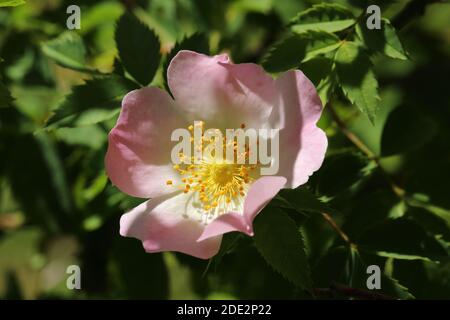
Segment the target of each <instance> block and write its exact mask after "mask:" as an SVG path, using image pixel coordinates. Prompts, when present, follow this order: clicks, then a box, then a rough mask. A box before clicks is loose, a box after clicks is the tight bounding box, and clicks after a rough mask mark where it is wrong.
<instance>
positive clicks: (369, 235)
mask: <svg viewBox="0 0 450 320" xmlns="http://www.w3.org/2000/svg"><path fill="white" fill-rule="evenodd" d="M357 243H358V245H359V247H360V248H361V250H363V251H364V252H367V253H370V254H375V255H378V256H381V257H389V258H394V259H404V260H425V261H440V260H442V259H446V258H448V253H447V252H446V251H445V249H444V248H443V247H442V246H441V244H440V243H439V242H438V241H437V240H436V239H435V238H434V237H432V236H430V235H428V234H427V232H426V231H425V230H424V229H423V228H422V227H421V226H419V225H418V224H416V223H415V222H414V221H413V220H411V219H408V218H399V219H389V220H386V221H383V222H381V223H378V224H376V225H374V226H372V227H370V228H369V229H367V230H366V231H365V232H364V234H363V235H362V236H361V237H360V238H359V239H357Z"/></svg>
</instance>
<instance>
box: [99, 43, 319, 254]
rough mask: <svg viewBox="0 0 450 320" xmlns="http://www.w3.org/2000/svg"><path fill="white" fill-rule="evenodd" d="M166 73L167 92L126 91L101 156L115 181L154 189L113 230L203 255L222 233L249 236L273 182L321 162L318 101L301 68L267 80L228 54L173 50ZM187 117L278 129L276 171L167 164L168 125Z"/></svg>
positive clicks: (214, 124)
mask: <svg viewBox="0 0 450 320" xmlns="http://www.w3.org/2000/svg"><path fill="white" fill-rule="evenodd" d="M167 78H168V84H169V87H170V90H171V92H172V94H173V97H174V99H172V98H171V96H170V95H169V94H168V93H166V92H165V91H163V90H161V89H159V88H155V87H148V88H142V89H139V90H135V91H132V92H130V93H128V94H127V95H126V96H125V98H124V99H123V102H122V110H121V113H120V116H119V119H118V121H117V124H116V126H115V127H114V128H113V129H112V130H111V132H110V134H109V146H108V151H107V154H106V159H105V165H106V172H107V174H108V176H109V178H110V179H111V181H112V183H113V184H114V185H116V186H117V187H118V188H119V189H120V190H121V191H123V192H125V193H127V194H129V195H131V196H134V197H140V198H147V199H148V198H151V200H147V201H145V202H143V203H142V204H141V205H139V206H137V207H136V208H134V209H132V210H131V211H129V212H128V213H126V214H124V215H123V216H122V218H121V220H120V234H121V235H122V236H126V237H134V238H137V239H140V240H141V241H142V243H143V246H144V249H145V250H146V251H147V252H160V251H178V252H183V253H186V254H189V255H192V256H195V257H198V258H202V259H208V258H210V257H212V256H214V255H215V254H216V253H217V252H218V250H219V247H220V243H221V240H222V235H223V234H224V233H227V232H231V231H240V232H243V233H245V234H247V235H249V236H252V235H253V226H252V223H253V220H254V218H255V217H256V215H257V214H258V213H259V212H260V211H261V210H262V208H264V206H265V205H266V204H267V203H268V202H269V201H270V200H271V199H272V198H273V197H275V195H276V194H277V193H278V191H279V190H280V189H282V188H296V187H298V186H300V185H302V184H304V183H305V182H307V180H308V178H309V176H310V175H311V174H312V173H313V172H314V171H316V170H318V169H319V167H320V166H321V164H322V162H323V159H324V156H325V151H326V148H327V138H326V135H325V134H324V132H323V131H322V130H321V129H319V128H318V127H317V126H316V122H317V121H318V119H319V118H320V115H321V112H322V104H321V101H320V99H319V97H318V95H317V92H316V89H315V88H314V85H313V84H312V83H311V81H310V80H309V79H308V78H306V76H305V75H304V74H303V73H302V72H301V71H299V70H295V71H288V72H285V73H283V74H281V75H280V76H279V77H278V78H277V79H273V78H272V77H271V76H270V75H268V74H266V73H265V72H264V70H263V69H262V68H261V67H260V66H258V65H256V64H252V63H243V64H233V63H232V62H231V61H230V59H229V57H228V56H227V55H226V54H222V55H217V56H213V57H209V56H206V55H203V54H199V53H196V52H192V51H180V52H179V53H178V54H177V55H176V56H175V57H174V58H173V60H172V61H171V63H170V66H169V68H168V75H167ZM194 120H202V121H203V122H204V123H205V124H206V125H207V126H208V127H209V128H218V129H221V130H223V129H226V128H239V127H241V126H244V125H245V127H246V128H258V129H259V128H276V129H280V135H279V139H280V140H279V141H280V159H279V170H278V173H277V175H276V176H260V175H258V173H257V172H256V171H257V170H252V169H253V167H249V166H244V165H241V166H237V165H229V166H224V165H223V164H222V165H220V164H215V163H206V164H198V165H192V166H191V168H185V167H183V168H180V166H178V165H174V164H173V163H172V161H171V150H172V147H173V142H172V141H171V133H172V131H173V130H174V129H176V128H186V127H188V126H189V125H190V124H192V123H193V121H194ZM191 129H192V128H191ZM230 166H232V167H230ZM180 186H183V187H182V188H180ZM211 190H215V191H214V192H212V191H211Z"/></svg>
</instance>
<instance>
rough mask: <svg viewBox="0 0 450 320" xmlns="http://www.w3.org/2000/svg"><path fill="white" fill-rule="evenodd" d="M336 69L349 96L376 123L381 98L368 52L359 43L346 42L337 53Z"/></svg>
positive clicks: (341, 84)
mask: <svg viewBox="0 0 450 320" xmlns="http://www.w3.org/2000/svg"><path fill="white" fill-rule="evenodd" d="M336 70H337V74H338V77H339V84H340V86H341V87H342V90H343V91H344V93H345V95H346V96H347V98H348V99H349V100H350V102H352V103H353V104H355V105H356V106H357V107H358V108H359V109H360V110H361V111H362V112H363V113H364V114H365V115H366V116H367V117H368V118H369V120H370V121H371V122H372V123H374V122H375V117H376V113H377V110H378V104H379V99H380V98H379V96H378V81H377V79H376V78H375V74H374V73H373V71H372V63H371V61H370V59H369V56H368V55H367V53H366V52H365V51H364V49H363V48H362V47H361V46H360V45H358V44H357V43H355V42H345V43H344V44H343V45H342V46H341V47H340V48H339V49H338V51H337V53H336Z"/></svg>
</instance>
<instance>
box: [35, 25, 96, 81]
mask: <svg viewBox="0 0 450 320" xmlns="http://www.w3.org/2000/svg"><path fill="white" fill-rule="evenodd" d="M41 48H42V52H44V54H45V55H46V56H47V57H49V58H50V59H52V60H54V61H55V62H56V63H57V64H59V65H60V66H62V67H65V68H69V69H73V70H77V71H82V72H88V73H99V71H97V70H95V69H93V68H89V67H87V66H86V48H85V46H84V43H83V39H81V37H80V36H79V35H78V34H77V33H76V32H74V31H66V32H64V33H62V34H61V35H60V36H59V37H57V38H55V39H53V40H50V41H46V42H44V43H43V44H42V46H41Z"/></svg>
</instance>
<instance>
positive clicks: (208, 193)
mask: <svg viewBox="0 0 450 320" xmlns="http://www.w3.org/2000/svg"><path fill="white" fill-rule="evenodd" d="M200 126H201V129H202V144H201V150H202V152H203V150H204V149H205V148H206V147H207V145H208V144H209V143H215V141H214V139H205V138H204V137H203V132H204V131H203V126H204V123H203V122H201V123H200ZM241 127H244V128H245V124H242V125H241ZM188 129H189V131H193V130H194V128H193V126H189V127H188ZM231 143H233V149H234V157H235V160H236V158H237V152H238V147H237V142H236V141H232V142H231ZM223 147H224V150H223V152H224V153H223V154H225V152H226V141H225V139H224V143H223ZM202 154H203V153H202ZM179 156H180V160H181V161H182V163H181V164H179V165H174V166H173V168H174V169H175V170H176V171H177V172H178V173H179V174H180V175H181V177H182V179H181V181H182V184H181V185H180V186H179V187H180V188H181V189H182V190H183V192H184V193H191V192H192V193H193V194H194V195H195V199H196V200H198V202H199V204H200V207H201V209H202V210H203V211H204V212H213V213H216V214H221V213H225V212H228V211H230V210H232V209H233V205H234V204H238V203H240V200H241V199H242V197H244V196H245V194H246V192H247V191H248V187H249V184H250V183H251V182H252V181H253V180H254V179H255V169H256V168H257V165H251V164H247V162H248V161H245V162H246V163H245V164H236V161H234V162H231V161H227V160H226V159H222V158H220V159H218V158H217V159H216V158H215V157H214V156H213V157H212V158H211V157H208V158H202V159H201V160H200V161H198V159H197V163H194V157H193V156H192V157H191V161H190V164H188V163H186V160H187V157H186V156H185V155H184V154H182V153H180V154H179ZM248 156H249V147H248V146H247V145H246V147H245V152H244V157H245V159H246V160H247V159H248ZM223 158H225V157H223ZM183 160H184V161H183ZM166 184H167V185H172V184H173V182H172V181H171V180H168V181H167V182H166Z"/></svg>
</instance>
